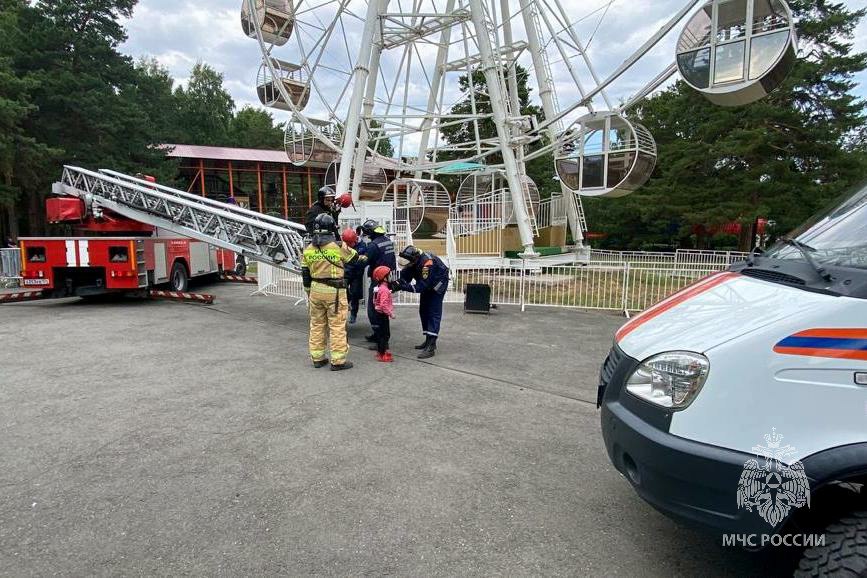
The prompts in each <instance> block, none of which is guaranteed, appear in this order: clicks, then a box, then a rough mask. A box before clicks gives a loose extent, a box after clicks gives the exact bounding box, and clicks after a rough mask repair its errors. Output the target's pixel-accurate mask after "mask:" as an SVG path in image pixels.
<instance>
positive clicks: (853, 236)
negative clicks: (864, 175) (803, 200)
mask: <svg viewBox="0 0 867 578" xmlns="http://www.w3.org/2000/svg"><path fill="white" fill-rule="evenodd" d="M789 238H790V239H795V240H796V241H799V242H800V243H802V244H803V245H805V246H806V247H804V248H805V249H806V250H807V251H809V253H810V256H811V257H812V258H813V260H814V261H815V262H816V263H818V264H820V265H832V266H836V267H852V268H855V269H867V183H865V184H863V185H861V186H860V187H856V188H855V190H854V192H852V191H850V192H849V193H847V194H846V195H844V196H843V197H841V198H840V199H838V200H837V201H836V202H834V203H833V204H832V206H831V208H830V209H825V210H823V211H821V212H820V213H818V214H817V215H815V216H814V217H812V218H810V219H808V220H807V222H806V223H804V224H803V225H801V226H800V227H798V228H797V229H795V230H794V231H792V232H791V233H790V234H789ZM765 255H766V256H767V257H771V258H774V259H797V260H801V261H803V260H804V256H803V254H802V253H801V251H799V250H798V248H796V247H794V246H792V245H791V244H784V243H777V244H776V245H774V246H773V247H771V248H770V249H769V250H768V252H767V253H766V254H765Z"/></svg>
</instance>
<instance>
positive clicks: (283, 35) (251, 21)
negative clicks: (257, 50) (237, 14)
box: [241, 0, 295, 46]
mask: <svg viewBox="0 0 867 578" xmlns="http://www.w3.org/2000/svg"><path fill="white" fill-rule="evenodd" d="M251 5H252V10H251ZM257 24H258V28H259V29H260V30H261V31H262V40H263V41H264V42H266V43H268V44H273V45H276V46H283V45H284V44H286V42H287V41H288V40H289V38H290V37H291V36H292V30H293V29H294V28H295V17H294V15H293V7H292V3H291V2H289V0H244V3H243V4H242V5H241V28H242V29H243V30H244V34H246V35H247V36H249V37H250V38H257V35H256V28H257V26H256V25H257Z"/></svg>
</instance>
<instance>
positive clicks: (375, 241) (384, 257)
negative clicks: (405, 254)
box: [361, 219, 397, 343]
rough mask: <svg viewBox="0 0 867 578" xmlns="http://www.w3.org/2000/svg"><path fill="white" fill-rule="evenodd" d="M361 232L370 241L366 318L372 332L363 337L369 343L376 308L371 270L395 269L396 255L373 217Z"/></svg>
mask: <svg viewBox="0 0 867 578" xmlns="http://www.w3.org/2000/svg"><path fill="white" fill-rule="evenodd" d="M361 232H362V233H363V234H364V235H365V236H366V237H367V238H368V239H370V242H368V243H367V276H368V277H371V283H370V287H369V288H368V291H367V319H368V320H369V321H370V328H371V329H372V330H373V333H372V334H371V335H367V336H366V337H365V339H366V340H367V341H369V342H370V343H376V341H377V338H376V328H377V322H376V308H374V306H373V289H374V287H375V286H376V283H373V281H372V278H373V272H374V271H376V268H377V267H380V266H382V265H384V266H386V267H388V268H389V269H391V270H392V271H397V255H395V253H394V242H393V241H392V240H391V239H389V238H388V235H386V234H385V228H384V227H383V226H382V225H380V224H379V223H377V222H376V221H374V220H373V219H368V220H366V221H365V222H364V223H362V225H361Z"/></svg>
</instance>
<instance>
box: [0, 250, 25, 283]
mask: <svg viewBox="0 0 867 578" xmlns="http://www.w3.org/2000/svg"><path fill="white" fill-rule="evenodd" d="M20 279H21V250H20V249H0V287H14V286H18V284H19V281H20Z"/></svg>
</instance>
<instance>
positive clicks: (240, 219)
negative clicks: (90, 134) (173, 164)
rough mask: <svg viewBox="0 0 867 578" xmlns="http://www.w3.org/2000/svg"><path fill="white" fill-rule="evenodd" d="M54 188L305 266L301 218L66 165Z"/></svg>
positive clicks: (258, 257)
mask: <svg viewBox="0 0 867 578" xmlns="http://www.w3.org/2000/svg"><path fill="white" fill-rule="evenodd" d="M52 191H53V193H54V194H56V195H67V196H73V197H78V198H80V199H82V200H84V202H85V204H86V205H87V207H88V208H89V209H90V211H91V212H92V214H93V215H94V216H95V217H99V216H100V214H101V211H102V209H108V210H110V211H112V212H114V213H117V214H119V215H122V216H124V217H127V218H128V219H133V220H135V221H139V222H141V223H145V224H147V225H151V226H154V227H159V228H161V229H165V230H167V231H171V232H172V233H177V234H178V235H183V236H185V237H190V238H192V239H197V240H199V241H204V242H205V243H208V244H211V245H214V246H216V247H221V248H223V249H228V250H230V251H234V252H235V253H240V254H243V255H244V256H246V257H248V258H250V259H253V260H255V261H262V262H263V263H268V264H269V265H274V266H275V267H279V268H281V269H286V270H288V271H292V272H294V273H298V272H300V270H301V254H302V252H303V250H304V240H303V235H304V234H305V232H306V231H305V228H304V226H303V225H300V224H298V223H293V222H291V221H286V220H283V219H279V218H276V217H271V216H268V215H263V214H261V213H257V212H255V211H250V210H247V209H242V208H241V207H238V206H235V205H230V204H227V203H220V202H218V201H214V200H211V199H207V198H205V197H199V196H196V195H193V194H190V193H187V192H184V191H179V190H177V189H173V188H171V187H166V186H164V185H158V184H156V183H152V182H150V181H146V180H144V179H139V178H136V177H131V176H129V175H124V174H122V173H118V172H114V171H109V170H102V171H100V172H94V171H89V170H86V169H82V168H78V167H72V166H66V167H64V168H63V178H62V180H61V182H59V183H55V184H54V187H53V189H52Z"/></svg>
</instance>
